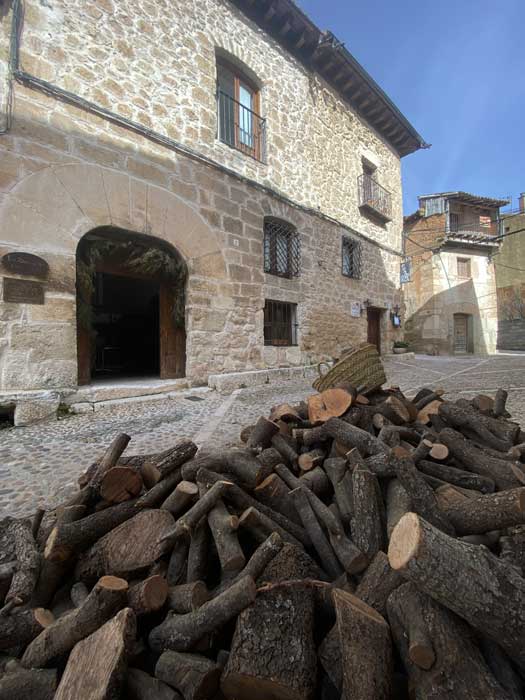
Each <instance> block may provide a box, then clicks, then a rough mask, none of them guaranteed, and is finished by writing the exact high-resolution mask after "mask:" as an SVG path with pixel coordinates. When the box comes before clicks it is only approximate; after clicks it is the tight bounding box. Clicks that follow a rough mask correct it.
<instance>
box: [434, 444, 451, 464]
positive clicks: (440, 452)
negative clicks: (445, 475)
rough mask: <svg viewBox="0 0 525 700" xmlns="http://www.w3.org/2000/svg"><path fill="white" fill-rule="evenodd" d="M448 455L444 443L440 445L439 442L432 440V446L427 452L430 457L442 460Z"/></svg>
mask: <svg viewBox="0 0 525 700" xmlns="http://www.w3.org/2000/svg"><path fill="white" fill-rule="evenodd" d="M448 455H449V450H448V447H447V446H446V445H442V444H441V443H440V442H434V443H433V444H432V448H431V450H430V452H429V456H430V457H432V459H437V460H438V462H444V461H445V459H447V457H448Z"/></svg>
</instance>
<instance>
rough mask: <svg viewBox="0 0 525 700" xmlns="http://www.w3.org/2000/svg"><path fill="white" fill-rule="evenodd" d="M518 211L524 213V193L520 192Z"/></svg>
mask: <svg viewBox="0 0 525 700" xmlns="http://www.w3.org/2000/svg"><path fill="white" fill-rule="evenodd" d="M518 203H519V209H520V211H521V212H525V192H522V193H521V194H520V196H519V197H518Z"/></svg>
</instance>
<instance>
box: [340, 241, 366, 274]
mask: <svg viewBox="0 0 525 700" xmlns="http://www.w3.org/2000/svg"><path fill="white" fill-rule="evenodd" d="M341 252H342V261H341V272H342V274H343V275H344V276H345V277H352V278H353V279H361V243H360V242H359V241H356V240H354V239H353V238H348V236H343V239H342V247H341Z"/></svg>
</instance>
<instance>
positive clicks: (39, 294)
mask: <svg viewBox="0 0 525 700" xmlns="http://www.w3.org/2000/svg"><path fill="white" fill-rule="evenodd" d="M4 301H9V302H11V303H14V304H43V303H44V285H43V284H42V283H41V282H32V281H31V280H17V279H14V278H13V277H4Z"/></svg>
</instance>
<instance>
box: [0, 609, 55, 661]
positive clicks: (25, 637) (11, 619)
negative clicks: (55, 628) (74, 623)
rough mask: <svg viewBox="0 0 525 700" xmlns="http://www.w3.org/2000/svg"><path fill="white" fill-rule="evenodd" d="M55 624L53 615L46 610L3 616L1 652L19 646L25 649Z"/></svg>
mask: <svg viewBox="0 0 525 700" xmlns="http://www.w3.org/2000/svg"><path fill="white" fill-rule="evenodd" d="M53 622H54V617H53V615H52V613H51V612H50V611H49V610H46V609H45V608H34V609H32V610H21V611H20V612H14V613H12V614H11V615H5V616H3V618H2V619H1V622H0V651H3V650H5V649H12V648H14V647H17V646H19V645H20V646H23V647H25V646H26V645H27V644H29V642H32V641H33V639H35V637H37V636H38V635H39V634H40V632H42V630H43V629H45V628H46V627H49V625H51V624H52V623H53Z"/></svg>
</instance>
